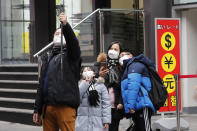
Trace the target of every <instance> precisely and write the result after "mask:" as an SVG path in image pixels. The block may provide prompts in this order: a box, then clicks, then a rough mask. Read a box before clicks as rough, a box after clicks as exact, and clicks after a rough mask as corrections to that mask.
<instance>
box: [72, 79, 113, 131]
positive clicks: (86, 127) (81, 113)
mask: <svg viewBox="0 0 197 131" xmlns="http://www.w3.org/2000/svg"><path fill="white" fill-rule="evenodd" d="M103 82H104V79H103V78H101V77H99V78H98V80H97V82H96V83H95V84H94V86H95V89H96V90H97V92H98V95H99V100H100V102H99V104H98V106H96V107H92V106H90V105H89V103H88V91H87V90H88V87H89V83H87V82H86V81H84V80H83V81H82V82H81V83H80V85H79V89H80V106H79V108H78V111H77V118H76V121H75V130H76V131H103V125H104V123H109V124H110V123H111V104H110V98H109V94H108V91H107V88H106V87H105V85H104V83H103Z"/></svg>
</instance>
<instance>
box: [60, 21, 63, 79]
mask: <svg viewBox="0 0 197 131" xmlns="http://www.w3.org/2000/svg"><path fill="white" fill-rule="evenodd" d="M60 62H61V80H63V24H62V23H61V61H60Z"/></svg>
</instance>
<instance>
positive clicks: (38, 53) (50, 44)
mask: <svg viewBox="0 0 197 131" xmlns="http://www.w3.org/2000/svg"><path fill="white" fill-rule="evenodd" d="M98 11H99V12H101V11H103V12H105V11H129V12H139V11H141V12H143V11H144V10H130V9H100V8H98V9H96V10H95V11H93V12H92V13H90V14H89V15H88V16H86V17H85V18H83V19H82V20H81V21H80V22H79V23H78V24H76V25H74V26H73V27H72V29H74V28H76V27H77V26H78V25H80V24H81V23H83V22H84V21H85V20H87V19H88V18H89V17H91V16H92V15H94V14H95V13H97V12H98ZM52 45H53V42H50V43H49V44H48V45H46V46H45V47H43V48H42V49H41V50H40V51H38V52H37V53H36V54H34V55H33V57H38V55H40V54H41V53H42V52H44V51H45V50H47V49H48V48H50V47H51V46H52Z"/></svg>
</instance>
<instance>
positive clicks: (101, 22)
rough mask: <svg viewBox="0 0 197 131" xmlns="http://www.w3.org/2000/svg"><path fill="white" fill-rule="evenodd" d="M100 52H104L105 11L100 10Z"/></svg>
mask: <svg viewBox="0 0 197 131" xmlns="http://www.w3.org/2000/svg"><path fill="white" fill-rule="evenodd" d="M99 28H100V53H101V52H104V31H103V12H101V11H100V10H99Z"/></svg>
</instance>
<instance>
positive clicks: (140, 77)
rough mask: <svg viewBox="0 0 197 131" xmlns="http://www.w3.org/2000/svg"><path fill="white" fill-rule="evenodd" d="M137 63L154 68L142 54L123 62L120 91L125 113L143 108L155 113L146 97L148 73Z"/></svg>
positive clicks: (144, 67) (143, 66)
mask: <svg viewBox="0 0 197 131" xmlns="http://www.w3.org/2000/svg"><path fill="white" fill-rule="evenodd" d="M138 61H142V62H144V63H146V64H147V65H148V66H154V65H153V63H152V62H151V61H150V60H149V59H148V58H147V57H145V56H144V55H143V54H141V55H139V56H137V57H133V58H130V59H128V60H125V61H124V64H123V69H124V73H123V75H122V81H121V90H122V98H123V103H124V108H125V113H129V109H133V110H135V111H136V110H140V109H142V108H144V107H149V108H150V109H152V111H153V112H155V109H154V106H153V104H152V102H151V100H150V98H149V96H148V91H150V89H151V81H150V78H149V72H148V69H147V68H146V66H145V65H144V64H142V63H140V62H138Z"/></svg>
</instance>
